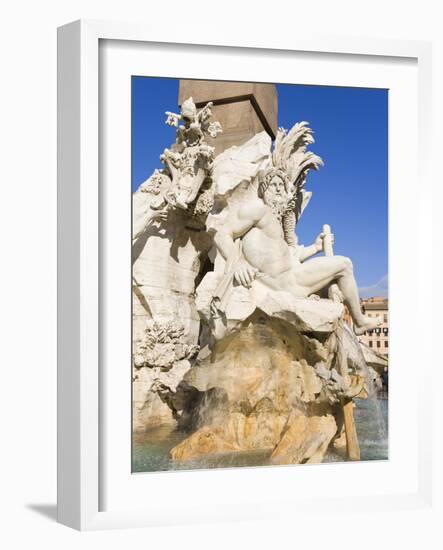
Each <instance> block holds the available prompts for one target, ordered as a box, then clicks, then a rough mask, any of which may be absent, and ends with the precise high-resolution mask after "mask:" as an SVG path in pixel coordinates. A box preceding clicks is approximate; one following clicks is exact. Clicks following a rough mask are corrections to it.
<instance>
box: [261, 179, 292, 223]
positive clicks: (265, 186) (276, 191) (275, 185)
mask: <svg viewBox="0 0 443 550" xmlns="http://www.w3.org/2000/svg"><path fill="white" fill-rule="evenodd" d="M289 186H290V182H289V178H288V176H287V175H286V173H285V172H284V171H283V170H280V169H278V168H270V169H269V170H267V171H266V172H265V173H264V174H262V176H261V177H260V179H259V183H258V196H259V197H260V198H261V199H263V202H264V203H265V204H267V205H268V206H270V207H271V209H272V211H273V212H274V214H276V215H278V216H280V217H281V216H282V215H283V212H284V210H285V209H286V206H287V204H288V200H289Z"/></svg>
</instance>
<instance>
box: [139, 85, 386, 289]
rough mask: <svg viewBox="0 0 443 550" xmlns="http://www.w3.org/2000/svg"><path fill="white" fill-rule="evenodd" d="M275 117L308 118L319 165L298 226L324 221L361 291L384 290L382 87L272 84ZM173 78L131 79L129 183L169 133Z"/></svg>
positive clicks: (311, 229) (289, 122)
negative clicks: (275, 97) (349, 261)
mask: <svg viewBox="0 0 443 550" xmlns="http://www.w3.org/2000/svg"><path fill="white" fill-rule="evenodd" d="M277 92H278V124H279V126H283V127H285V128H288V129H289V128H291V127H292V126H293V124H295V123H296V122H299V121H301V120H306V121H308V122H309V123H310V126H311V128H312V129H313V130H314V136H315V141H316V142H315V144H314V145H312V146H311V149H312V150H313V151H315V153H317V154H318V155H320V156H321V157H322V158H323V161H324V163H325V166H324V167H323V168H321V169H320V171H319V172H318V173H313V172H311V173H310V174H309V176H308V181H307V185H306V189H307V190H309V191H312V192H313V197H312V199H311V202H310V204H309V206H308V207H307V209H306V210H305V212H304V214H303V216H302V218H301V220H300V222H299V224H298V226H297V234H298V237H299V241H300V243H302V244H310V243H311V242H312V241H313V240H314V238H315V237H316V235H317V234H318V233H319V232H320V231H321V227H322V225H323V224H324V223H328V224H329V225H330V226H331V227H332V230H333V232H334V234H335V246H334V252H335V254H342V255H345V256H349V257H350V258H351V259H352V261H353V262H354V271H355V276H356V279H357V282H358V284H359V286H360V287H361V290H362V295H363V296H369V295H374V294H384V295H386V294H387V273H388V202H387V197H388V91H387V90H380V89H367V88H339V87H329V86H305V85H293V84H278V85H277ZM177 98H178V80H176V79H164V78H147V77H133V79H132V189H133V190H136V189H137V188H138V186H139V185H140V184H141V183H142V182H143V181H145V180H146V179H147V178H148V177H149V176H150V174H151V173H152V172H153V170H154V169H155V168H161V163H160V161H159V156H160V154H161V153H162V152H163V149H164V148H165V147H168V146H169V145H170V144H171V143H173V142H174V140H175V132H174V129H173V128H170V127H169V126H166V125H165V123H164V121H165V115H164V113H165V111H177V109H178V107H177Z"/></svg>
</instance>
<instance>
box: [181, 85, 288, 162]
mask: <svg viewBox="0 0 443 550" xmlns="http://www.w3.org/2000/svg"><path fill="white" fill-rule="evenodd" d="M189 97H192V98H193V100H194V103H195V104H196V105H197V107H203V106H204V105H206V103H208V102H209V101H212V102H213V104H214V107H213V109H212V112H213V117H212V118H213V120H218V121H219V122H220V124H221V126H222V129H223V133H222V134H220V135H218V136H217V138H216V139H214V140H212V142H211V139H207V141H208V142H210V143H211V145H212V146H213V147H215V153H216V154H219V153H221V152H222V151H224V150H225V149H227V148H228V147H231V146H232V145H241V144H242V143H245V142H246V141H248V139H250V138H251V137H253V136H254V135H255V134H256V133H258V132H262V131H263V130H265V131H266V132H267V133H268V134H269V135H270V136H271V138H272V139H275V135H276V133H277V109H278V98H277V89H276V87H275V85H274V84H260V83H250V82H224V81H218V80H180V85H179V98H178V102H179V105H181V104H182V103H183V101H185V100H186V99H188V98H189Z"/></svg>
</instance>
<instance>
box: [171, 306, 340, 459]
mask: <svg viewBox="0 0 443 550" xmlns="http://www.w3.org/2000/svg"><path fill="white" fill-rule="evenodd" d="M331 333H332V331H331ZM329 336H330V335H326V339H325V340H324V341H323V342H322V341H320V340H318V339H316V338H314V337H311V336H308V335H305V334H302V333H300V332H297V331H295V330H294V328H293V327H292V325H291V324H290V323H288V322H286V321H282V320H280V319H277V318H275V317H271V316H268V315H266V314H264V313H263V312H260V311H256V312H255V313H254V314H253V315H252V316H251V317H250V318H249V319H248V320H247V321H246V322H245V323H244V324H243V325H242V327H241V328H240V329H239V330H237V331H235V332H233V333H232V334H230V335H229V336H226V337H225V338H223V339H222V340H220V341H217V342H216V343H215V344H214V348H213V350H212V353H211V355H210V356H208V357H206V358H205V359H203V360H201V361H199V362H197V364H196V365H195V366H193V367H192V368H191V369H190V370H189V371H188V372H187V373H186V375H185V377H184V382H185V383H186V384H187V385H188V386H189V387H191V388H194V389H195V390H197V391H198V392H199V393H200V394H203V395H205V396H206V399H203V400H201V401H200V405H199V408H198V410H194V419H193V421H194V425H195V427H197V428H198V429H197V431H196V432H194V434H192V435H191V436H190V437H189V438H188V439H186V440H184V441H183V442H182V443H181V444H180V445H179V446H178V450H177V449H173V450H172V451H171V456H172V457H173V458H175V459H180V460H184V459H190V458H196V457H198V456H201V455H204V454H205V453H206V452H207V444H206V441H207V439H206V436H207V437H210V440H211V445H212V447H211V448H212V449H213V450H212V451H211V452H214V453H218V452H226V450H227V449H231V450H232V449H235V450H237V451H249V450H253V449H269V450H273V449H274V448H275V447H276V446H277V445H278V444H279V443H280V441H281V438H282V435H283V433H284V432H285V430H286V428H287V424H288V422H289V420H290V419H291V418H292V417H293V415H294V412H295V411H297V414H302V413H303V414H307V415H309V416H311V415H314V416H316V415H318V414H319V412H323V411H331V410H332V409H331V405H330V403H329V401H328V397H327V395H326V394H325V393H324V391H323V390H324V388H325V387H326V385H327V382H326V381H325V380H324V379H323V378H322V377H321V376H319V374H318V373H317V370H316V366H317V364H319V363H321V364H322V365H323V368H324V369H325V370H327V371H328V372H330V371H331V369H332V365H333V359H334V353H333V352H332V351H331V350H330V349H328V346H329V345H330V342H329ZM322 338H323V339H324V338H325V335H323V336H322ZM311 427H312V430H313V433H314V435H315V434H316V433H317V432H318V431H319V427H318V425H317V424H315V423H313V424H308V425H307V426H306V427H305V428H304V432H303V434H304V435H303V434H301V435H300V436H299V437H300V438H302V437H304V436H306V437H308V436H309V437H312V435H313V434H312V433H310V428H311ZM320 431H321V430H320ZM328 433H329V432H328ZM334 433H335V432H334ZM208 434H210V435H208ZM333 435H334V434H332V436H333ZM203 436H205V437H203ZM332 436H331V438H332ZM315 437H316V440H317V435H316V436H315ZM322 441H323V440H322ZM200 443H201V444H202V445H203V447H200ZM305 447H306V449H305V450H304V452H303V458H306V456H307V454H308V453H309V450H310V449H311V448H312V449H313V448H314V446H313V445H308V444H306V445H305ZM323 447H324V445H323V446H322V445H320V444H319V445H318V446H317V447H315V449H314V451H315V452H314V451H313V453H314V455H315V457H318V456H320V453H321V451H322V450H323ZM326 447H327V445H326ZM326 447H325V448H326ZM291 456H292V455H291ZM294 456H295V455H294ZM185 457H186V458H185ZM308 458H310V457H308ZM291 461H292V458H291Z"/></svg>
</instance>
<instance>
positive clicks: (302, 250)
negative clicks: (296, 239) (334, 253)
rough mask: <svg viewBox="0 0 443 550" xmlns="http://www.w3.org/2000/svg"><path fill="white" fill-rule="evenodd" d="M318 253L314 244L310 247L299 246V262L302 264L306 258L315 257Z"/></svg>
mask: <svg viewBox="0 0 443 550" xmlns="http://www.w3.org/2000/svg"><path fill="white" fill-rule="evenodd" d="M318 252H320V250H318V248H317V247H316V246H315V244H311V245H310V246H303V245H299V251H298V257H299V259H300V261H301V262H304V261H305V260H307V259H308V258H311V257H312V256H315V254H317V253H318Z"/></svg>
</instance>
